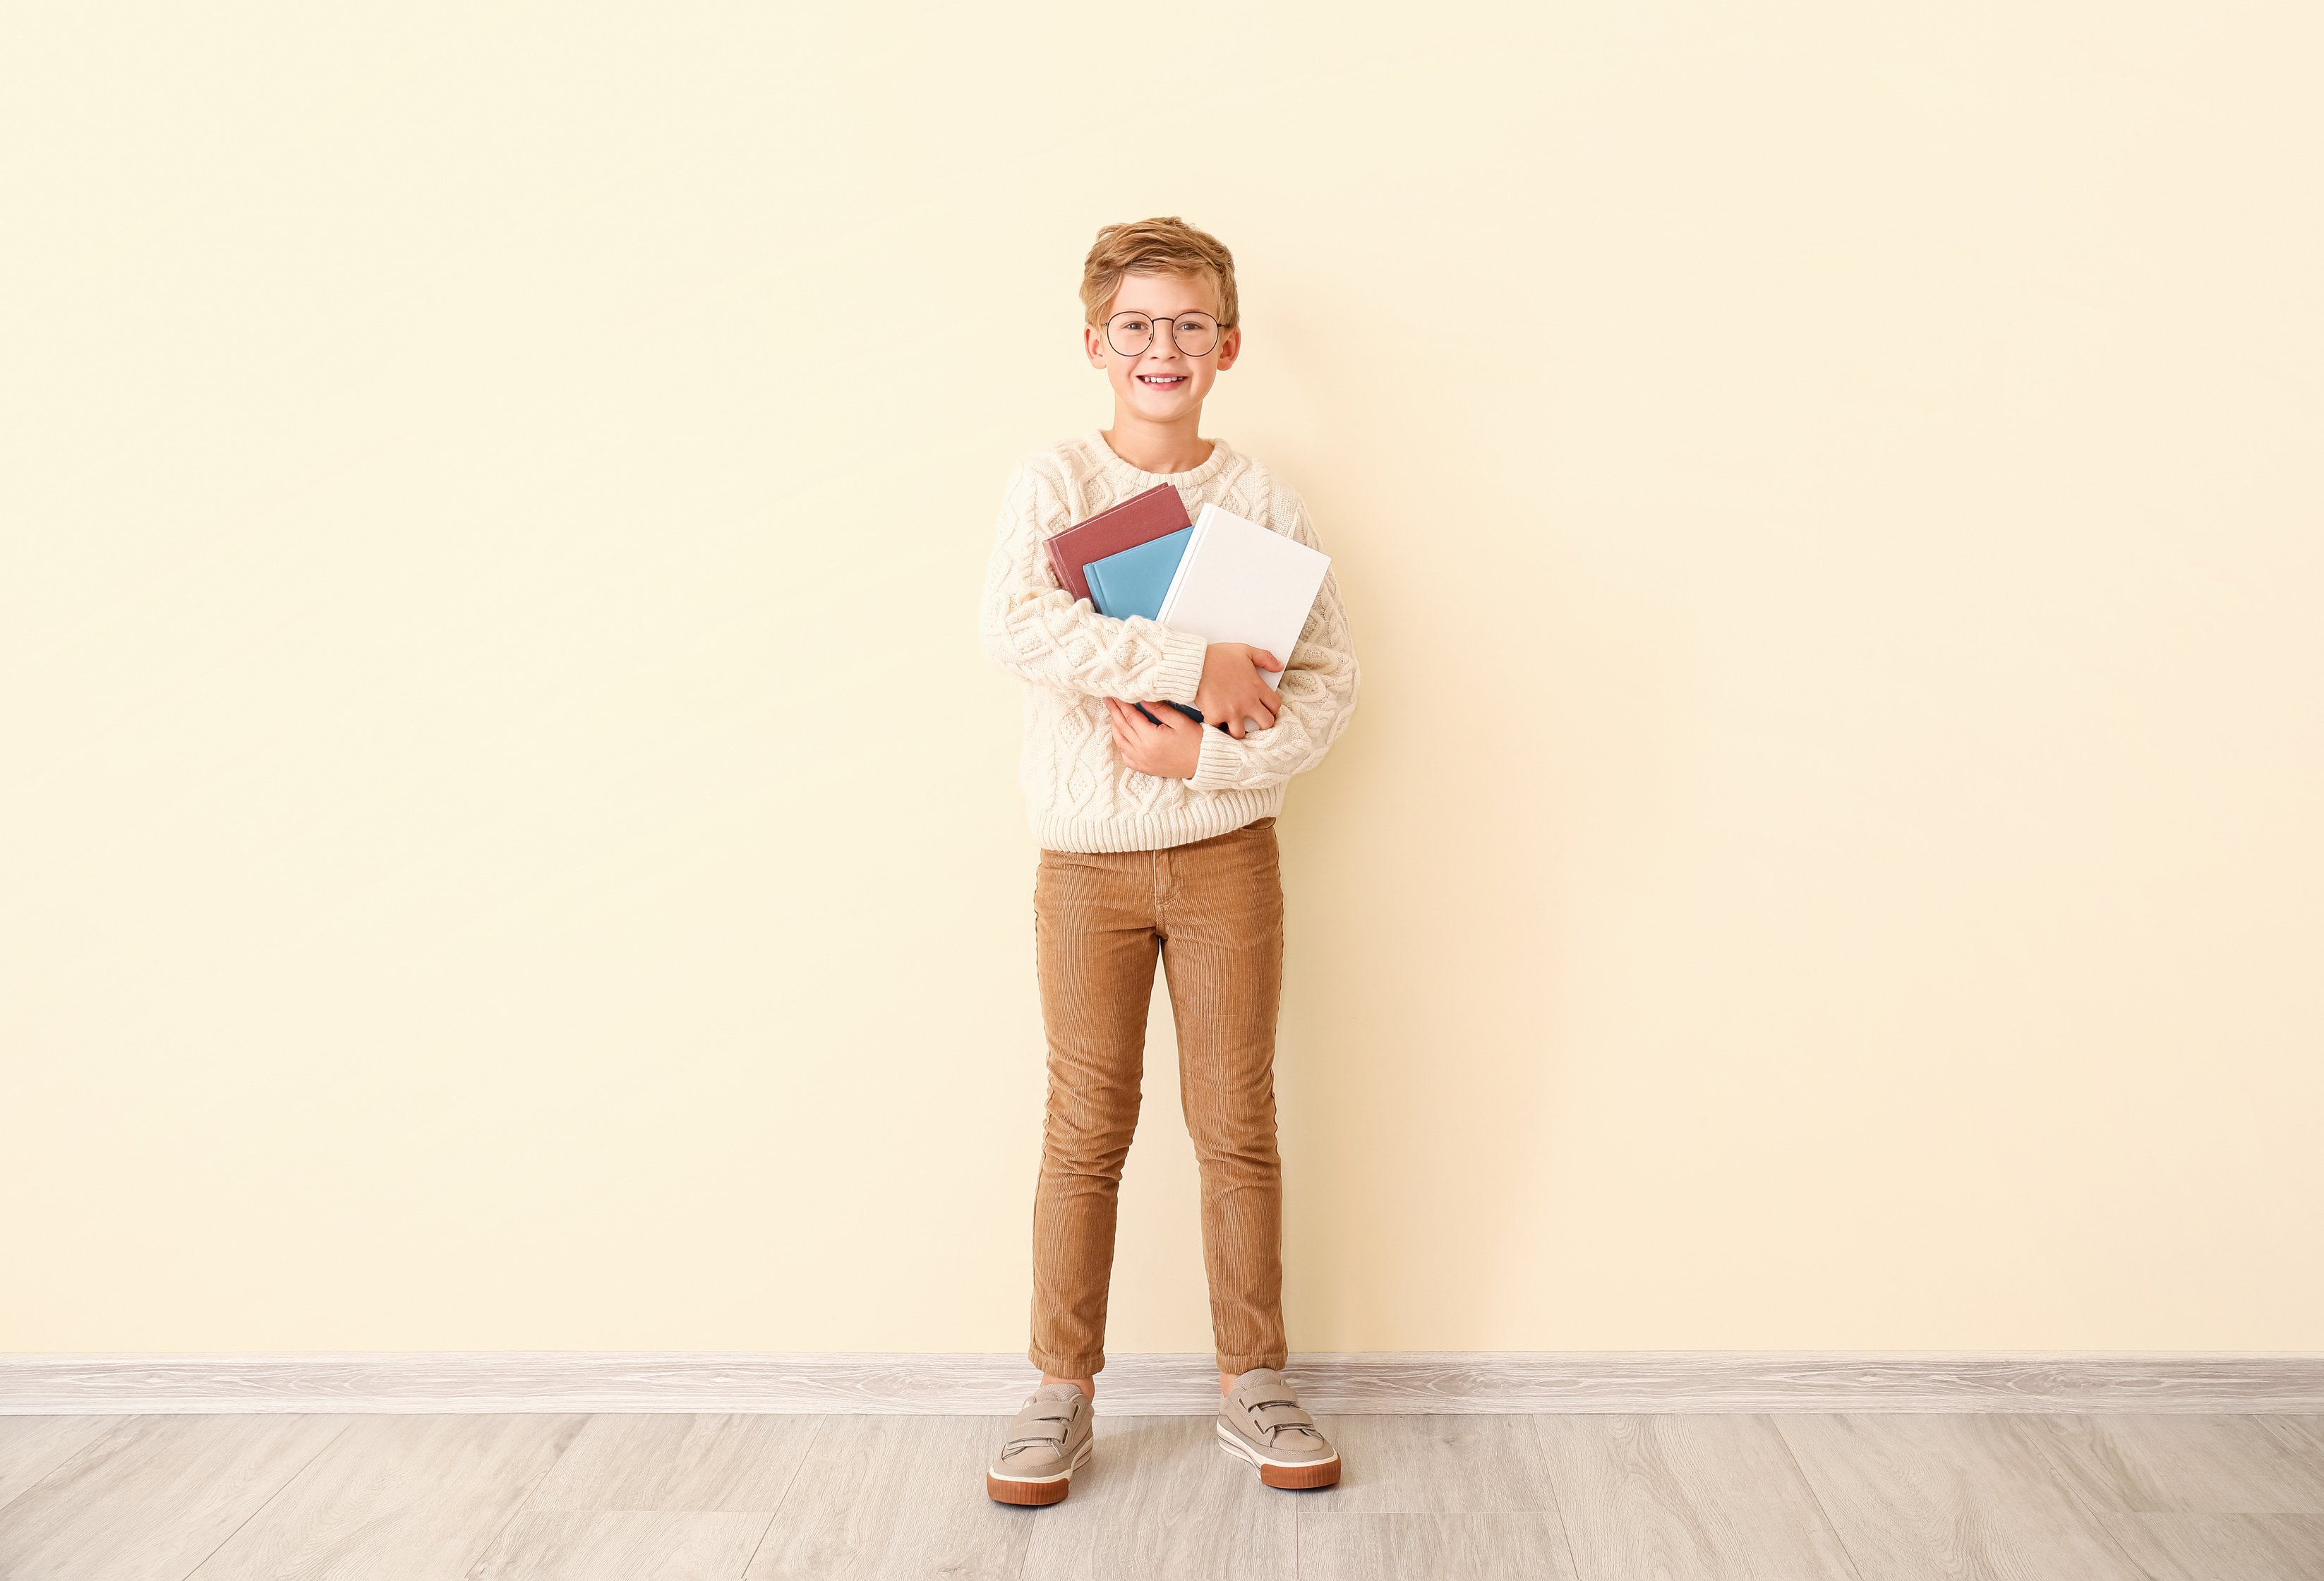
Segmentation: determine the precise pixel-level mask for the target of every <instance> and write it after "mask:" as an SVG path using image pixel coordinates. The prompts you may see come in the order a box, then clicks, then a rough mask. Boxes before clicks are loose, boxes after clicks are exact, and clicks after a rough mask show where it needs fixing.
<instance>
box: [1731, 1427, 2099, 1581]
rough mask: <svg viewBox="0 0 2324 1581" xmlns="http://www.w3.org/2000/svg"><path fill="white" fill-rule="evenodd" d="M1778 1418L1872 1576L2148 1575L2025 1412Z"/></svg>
mask: <svg viewBox="0 0 2324 1581" xmlns="http://www.w3.org/2000/svg"><path fill="white" fill-rule="evenodd" d="M1775 1420H1776V1423H1777V1426H1778V1428H1779V1429H1780V1430H1781V1432H1782V1433H1783V1436H1784V1441H1785V1442H1786V1443H1788V1444H1789V1445H1790V1446H1791V1447H1792V1451H1793V1453H1794V1455H1795V1456H1797V1457H1798V1460H1799V1464H1800V1468H1801V1470H1802V1471H1803V1472H1804V1473H1805V1474H1806V1476H1807V1480H1808V1483H1809V1485H1810V1486H1811V1487H1812V1488H1813V1489H1814V1491H1815V1493H1816V1496H1817V1497H1818V1499H1820V1500H1821V1502H1822V1506H1823V1509H1824V1510H1825V1511H1826V1512H1828V1513H1829V1514H1830V1516H1831V1521H1832V1524H1833V1526H1834V1527H1835V1528H1837V1529H1838V1530H1839V1532H1840V1540H1841V1542H1843V1543H1844V1544H1846V1545H1847V1549H1848V1552H1849V1556H1850V1557H1851V1558H1853V1559H1854V1560H1855V1562H1856V1566H1857V1567H1858V1570H1859V1571H1860V1572H1861V1573H1862V1574H1863V1576H1864V1577H1865V1581H2144V1577H2143V1576H2140V1574H2139V1572H2138V1569H2137V1567H2136V1566H2135V1565H2134V1564H2133V1563H2132V1562H2131V1559H2130V1558H2129V1557H2128V1556H2127V1555H2126V1554H2125V1553H2124V1551H2123V1549H2122V1546H2121V1545H2120V1544H2119V1543H2118V1542H2116V1540H2115V1539H2114V1537H2113V1535H2112V1534H2111V1533H2110V1532H2109V1531H2108V1530H2107V1527H2106V1524H2105V1521H2104V1520H2103V1518H2102V1517H2100V1516H2099V1515H2098V1513H2096V1512H2093V1511H2091V1510H2090V1509H2089V1508H2088V1507H2087V1506H2085V1505H2084V1504H2083V1503H2082V1502H2080V1500H2079V1499H2077V1498H2075V1497H2074V1496H2073V1495H2072V1494H2071V1493H2070V1492H2068V1490H2067V1489H2066V1488H2065V1486H2064V1485H2063V1484H2061V1482H2060V1481H2059V1480H2058V1478H2057V1475H2056V1473H2055V1472H2054V1471H2053V1470H2052V1467H2051V1465H2050V1463H2049V1461H2048V1460H2047V1459H2046V1458H2045V1457H2044V1456H2043V1452H2042V1450H2041V1447H2040V1446H2039V1444H2038V1442H2037V1441H2036V1437H2035V1435H2036V1434H2037V1433H2038V1431H2039V1428H2038V1427H2037V1426H2036V1425H2034V1424H2032V1423H2029V1422H2028V1421H2027V1420H2026V1419H2024V1418H2023V1417H2011V1416H1998V1415H1995V1416H1937V1415H1896V1416H1794V1417H1780V1418H1777V1419H1775Z"/></svg>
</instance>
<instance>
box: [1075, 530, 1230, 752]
mask: <svg viewBox="0 0 2324 1581" xmlns="http://www.w3.org/2000/svg"><path fill="white" fill-rule="evenodd" d="M1193 538H1194V529H1193V528H1192V527H1181V528H1179V529H1178V531H1176V532H1166V533H1164V534H1163V535H1162V536H1161V537H1159V538H1155V539H1149V540H1148V541H1146V542H1144V543H1141V544H1139V545H1137V546H1136V547H1134V548H1130V549H1125V550H1122V551H1121V552H1120V554H1110V555H1107V556H1106V557H1105V558H1104V559H1093V560H1092V561H1090V562H1089V564H1087V565H1085V566H1084V567H1083V568H1082V575H1083V576H1084V578H1088V581H1089V590H1090V602H1091V603H1092V604H1094V605H1096V606H1097V612H1098V613H1099V614H1100V615H1111V616H1113V617H1114V618H1115V619H1116V620H1128V619H1129V618H1130V616H1131V615H1144V616H1145V617H1146V618H1147V619H1148V620H1152V619H1154V618H1155V617H1156V616H1157V615H1159V614H1160V613H1161V611H1162V597H1163V595H1164V594H1166V593H1167V592H1169V591H1170V578H1172V577H1174V576H1176V575H1177V573H1178V561H1179V560H1180V559H1182V558H1184V557H1185V552H1186V545H1187V543H1188V542H1189V541H1191V540H1192V539H1193ZM1130 707H1133V708H1136V709H1137V710H1138V711H1139V713H1141V714H1145V715H1146V717H1148V719H1154V716H1153V715H1152V714H1150V713H1148V712H1147V707H1146V705H1145V704H1143V703H1132V704H1130ZM1170 707H1174V708H1176V709H1177V710H1178V712H1180V713H1181V714H1184V715H1185V716H1186V717H1187V718H1189V719H1192V720H1193V721H1194V723H1195V724H1197V725H1199V724H1201V723H1202V722H1203V712H1202V710H1201V709H1200V708H1190V707H1187V706H1186V705H1185V704H1184V703H1172V704H1171V705H1170ZM1154 722H1155V723H1156V724H1157V725H1159V724H1160V723H1161V721H1160V720H1159V719H1155V720H1154ZM1219 728H1220V729H1222V730H1224V729H1225V728H1226V726H1223V725H1222V726H1219Z"/></svg>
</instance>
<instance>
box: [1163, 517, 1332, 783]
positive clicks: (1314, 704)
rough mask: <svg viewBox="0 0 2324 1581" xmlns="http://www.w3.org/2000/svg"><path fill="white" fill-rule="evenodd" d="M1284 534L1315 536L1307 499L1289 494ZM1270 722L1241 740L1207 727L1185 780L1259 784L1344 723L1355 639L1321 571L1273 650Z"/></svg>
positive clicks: (1320, 749)
mask: <svg viewBox="0 0 2324 1581" xmlns="http://www.w3.org/2000/svg"><path fill="white" fill-rule="evenodd" d="M1287 536H1289V537H1291V538H1295V539H1296V540H1298V541H1300V542H1302V543H1304V544H1305V545H1306V546H1307V547H1308V548H1310V549H1315V550H1320V549H1322V548H1323V544H1322V543H1321V542H1319V541H1317V539H1316V536H1315V528H1314V523H1313V522H1310V521H1309V520H1308V517H1307V506H1306V504H1305V501H1295V502H1294V503H1293V504H1292V509H1291V525H1290V529H1289V532H1288V533H1287ZM1276 657H1277V658H1278V659H1281V660H1282V661H1283V672H1282V674H1281V675H1280V676H1279V677H1277V687H1276V695H1277V709H1276V715H1275V723H1274V724H1273V725H1271V726H1268V727H1267V728H1266V729H1264V730H1254V731H1252V732H1250V734H1249V735H1245V736H1244V737H1243V738H1242V739H1241V740H1240V741H1237V740H1236V739H1235V738H1234V737H1233V736H1231V735H1228V734H1227V733H1226V732H1224V731H1223V730H1213V729H1211V728H1209V727H1208V726H1205V727H1204V728H1203V755H1202V757H1201V758H1200V760H1198V762H1197V763H1196V764H1195V768H1194V778H1193V779H1191V780H1189V781H1187V783H1188V785H1189V786H1191V787H1192V788H1193V789H1194V790H1264V789H1266V788H1267V787H1268V786H1270V785H1278V784H1281V783H1282V782H1283V781H1286V780H1288V779H1290V778H1291V776H1292V775H1294V774H1296V773H1301V772H1305V771H1306V770H1308V769H1312V768H1314V766H1315V765H1316V764H1317V763H1322V762H1323V754H1325V753H1327V752H1329V751H1330V750H1331V748H1332V743H1333V742H1334V741H1336V740H1338V739H1339V735H1340V732H1341V731H1342V730H1345V729H1346V728H1347V727H1348V720H1349V718H1350V717H1351V716H1353V715H1354V713H1355V711H1356V682H1357V679H1358V671H1357V667H1356V646H1355V641H1354V638H1353V637H1352V636H1351V634H1350V633H1349V631H1348V617H1347V612H1346V610H1345V609H1344V608H1343V607H1342V605H1341V603H1340V583H1339V578H1338V577H1337V576H1336V575H1334V574H1333V572H1331V571H1325V572H1324V573H1323V589H1322V590H1321V591H1320V592H1318V593H1317V594H1316V595H1315V603H1314V606H1313V607H1312V608H1310V609H1309V610H1308V612H1307V620H1306V624H1304V625H1302V626H1301V627H1300V629H1299V637H1298V640H1297V641H1296V642H1295V643H1293V644H1292V645H1291V652H1289V653H1288V654H1283V653H1278V654H1277V655H1276Z"/></svg>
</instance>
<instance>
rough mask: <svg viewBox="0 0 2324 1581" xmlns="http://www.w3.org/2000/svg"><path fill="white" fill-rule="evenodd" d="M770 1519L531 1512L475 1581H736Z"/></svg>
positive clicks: (497, 1546) (510, 1530)
mask: <svg viewBox="0 0 2324 1581" xmlns="http://www.w3.org/2000/svg"><path fill="white" fill-rule="evenodd" d="M770 1520H771V1517H770V1516H767V1515H763V1514H724V1513H716V1512H699V1511H636V1510H624V1511H615V1512H604V1511H594V1512H584V1511H563V1510H529V1511H526V1512H523V1513H521V1514H520V1515H518V1516H517V1518H516V1519H515V1520H513V1521H510V1522H509V1523H508V1526H507V1528H506V1530H503V1532H502V1533H501V1535H500V1539H499V1540H498V1541H496V1542H494V1543H493V1549H492V1552H490V1553H488V1554H486V1555H485V1556H484V1558H483V1559H482V1560H480V1561H478V1563H477V1565H476V1567H475V1569H473V1570H471V1571H470V1572H469V1573H468V1575H469V1581H737V1578H738V1577H739V1576H741V1575H742V1567H743V1566H745V1565H747V1564H749V1563H750V1562H751V1555H752V1553H754V1552H756V1551H757V1549H758V1547H759V1539H761V1537H763V1536H764V1535H765V1534H766V1530H767V1526H768V1523H769V1521H770Z"/></svg>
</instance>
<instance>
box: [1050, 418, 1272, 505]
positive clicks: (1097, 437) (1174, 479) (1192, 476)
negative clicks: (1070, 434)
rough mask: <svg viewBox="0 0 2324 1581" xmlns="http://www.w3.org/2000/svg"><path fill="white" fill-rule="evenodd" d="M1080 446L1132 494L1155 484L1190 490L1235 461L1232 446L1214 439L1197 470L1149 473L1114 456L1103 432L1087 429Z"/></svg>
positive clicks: (1222, 440) (1195, 468) (1206, 481)
mask: <svg viewBox="0 0 2324 1581" xmlns="http://www.w3.org/2000/svg"><path fill="white" fill-rule="evenodd" d="M1082 443H1083V444H1084V445H1086V446H1088V447H1089V452H1090V454H1091V455H1092V456H1093V457H1095V458H1096V459H1097V464H1098V465H1099V466H1100V467H1103V468H1104V469H1105V470H1106V471H1108V472H1110V473H1111V474H1113V475H1114V476H1116V477H1119V478H1122V479H1124V480H1126V481H1127V482H1128V483H1129V484H1130V485H1131V492H1132V493H1142V492H1144V491H1145V490H1147V489H1149V488H1152V487H1153V486H1154V485H1156V484H1157V483H1174V484H1176V485H1178V486H1179V487H1180V488H1193V487H1194V485H1197V484H1203V483H1208V482H1209V481H1210V480H1211V479H1212V478H1213V477H1216V476H1218V475H1219V474H1220V473H1222V472H1223V471H1225V470H1226V467H1227V463H1228V462H1229V461H1231V460H1232V459H1233V458H1234V447H1233V446H1231V445H1230V444H1228V443H1227V442H1226V441H1225V440H1224V439H1219V438H1217V437H1216V436H1213V438H1212V439H1211V458H1210V459H1209V460H1207V461H1205V462H1203V464H1202V465H1201V466H1200V467H1194V468H1191V469H1190V470H1188V471H1185V472H1148V471H1147V470H1145V469H1144V468H1143V467H1132V466H1131V465H1130V463H1129V462H1127V461H1124V460H1123V459H1122V458H1120V457H1119V456H1117V455H1115V454H1114V453H1113V447H1112V446H1111V445H1109V444H1107V443H1106V442H1105V434H1104V432H1103V430H1099V429H1092V430H1089V432H1087V433H1086V434H1084V435H1083V436H1082Z"/></svg>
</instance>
